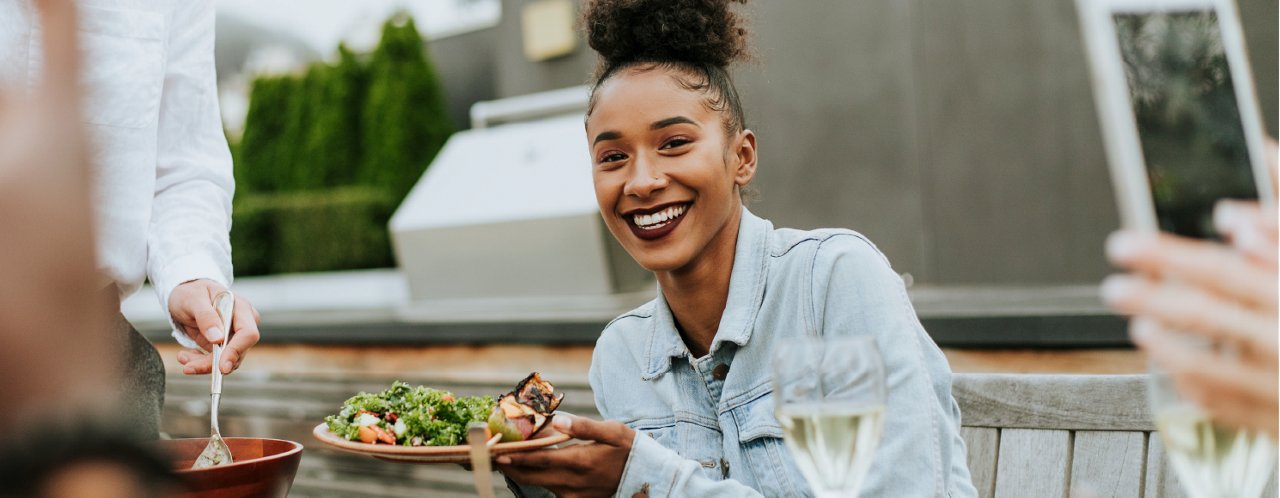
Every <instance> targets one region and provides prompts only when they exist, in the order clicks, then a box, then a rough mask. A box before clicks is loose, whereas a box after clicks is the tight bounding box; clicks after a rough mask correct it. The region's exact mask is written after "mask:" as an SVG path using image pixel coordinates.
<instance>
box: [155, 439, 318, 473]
mask: <svg viewBox="0 0 1280 498" xmlns="http://www.w3.org/2000/svg"><path fill="white" fill-rule="evenodd" d="M223 439H225V440H233V439H237V440H244V439H251V440H254V441H279V442H282V443H289V444H292V445H293V447H292V448H289V449H288V450H287V451H283V452H280V453H276V454H274V455H269V456H263V457H258V458H251V459H248V460H236V461H234V462H231V463H229V464H226V465H217V466H213V467H205V468H203V469H190V468H188V469H173V472H174V473H176V474H179V475H181V474H191V473H196V472H208V471H209V470H210V469H229V468H234V467H237V466H239V465H241V464H244V465H248V464H250V463H254V462H259V461H262V460H268V459H282V458H286V457H289V456H291V455H293V454H295V453H302V449H303V446H302V443H299V442H297V441H290V440H288V439H276V438H272V437H227V438H223ZM200 440H205V441H208V440H209V438H207V437H183V438H174V439H161V440H157V441H200ZM159 444H162V443H158V444H157V445H159Z"/></svg>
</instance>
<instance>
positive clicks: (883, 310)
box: [498, 0, 976, 497]
mask: <svg viewBox="0 0 1280 498" xmlns="http://www.w3.org/2000/svg"><path fill="white" fill-rule="evenodd" d="M733 3H741V2H740V1H731V0H719V1H716V0H596V1H590V2H588V3H587V5H586V8H585V13H584V21H585V22H584V25H585V26H586V28H587V36H588V40H589V42H590V44H591V47H592V48H594V49H595V50H596V51H597V52H599V53H600V56H601V62H600V66H599V68H598V69H597V71H596V75H595V79H594V84H593V86H592V93H591V100H590V104H589V107H588V111H587V120H586V133H587V140H588V143H589V145H590V150H591V154H592V157H591V159H592V165H593V169H592V178H593V180H594V184H595V193H596V200H597V202H598V204H599V208H600V214H601V216H602V217H603V219H604V220H605V223H606V225H607V226H608V227H609V230H610V232H611V233H612V234H613V236H614V237H615V238H616V239H617V240H618V241H619V242H620V243H621V244H622V246H623V247H624V248H625V249H626V250H627V252H628V253H629V254H630V255H631V257H632V258H634V259H635V260H636V261H637V262H638V263H639V264H640V265H641V266H643V267H644V268H646V269H648V270H650V271H652V272H654V274H655V275H656V277H657V280H658V283H659V291H660V292H659V294H658V296H657V298H656V299H654V300H653V301H651V302H649V303H647V304H645V305H644V306H641V307H640V308H638V309H636V310H633V311H631V312H628V313H625V314H623V315H622V316H620V317H618V318H616V319H615V320H614V321H613V322H611V323H610V324H609V325H608V326H607V327H606V328H605V330H604V332H603V333H602V335H601V337H600V339H599V341H598V342H597V343H596V349H595V351H594V356H593V359H592V365H591V373H590V379H591V387H592V390H593V391H594V392H595V393H596V406H597V408H599V411H600V413H601V415H603V416H604V417H605V418H606V419H609V421H607V422H595V421H592V420H588V419H582V418H575V417H557V420H556V421H555V422H554V424H555V425H556V428H557V429H558V430H560V431H561V432H563V433H567V434H570V435H572V436H574V437H576V438H578V439H584V440H590V441H593V443H591V444H585V445H576V446H572V447H569V448H564V449H560V450H552V451H542V452H534V453H529V454H522V455H511V456H509V457H502V458H499V460H498V463H499V465H500V468H501V470H502V471H503V472H504V473H505V474H506V475H507V477H508V478H509V479H511V480H512V481H514V482H515V483H518V485H517V486H515V487H516V488H517V489H516V490H517V492H518V493H520V494H523V495H526V496H528V495H533V494H536V493H539V492H541V491H542V490H537V489H535V488H534V487H536V486H541V487H545V488H548V489H549V490H550V491H552V492H554V493H556V494H557V495H560V496H566V495H569V496H597V495H615V494H616V495H621V496H632V495H633V494H634V495H639V496H760V495H764V496H809V495H812V494H813V491H811V490H810V489H809V488H808V487H807V485H806V484H805V480H804V478H803V477H801V475H800V473H799V471H798V470H797V467H796V464H795V462H794V461H793V460H792V458H791V457H790V455H789V453H788V452H787V451H786V449H785V448H784V446H783V442H782V437H783V436H782V428H781V426H780V425H779V423H778V421H777V420H776V419H775V417H774V413H773V410H774V406H773V405H774V396H773V393H772V389H771V385H770V382H769V381H770V372H769V368H768V363H769V358H770V354H771V353H772V352H773V350H775V349H776V348H777V346H778V345H780V344H783V343H785V342H786V341H794V340H795V339H798V338H803V337H814V336H827V337H834V336H862V337H870V338H872V339H873V340H874V342H875V343H876V344H877V346H878V348H879V350H880V351H881V354H882V356H883V358H884V364H885V378H886V384H887V390H888V395H887V407H886V412H885V428H884V435H885V436H884V441H882V442H881V443H880V446H879V449H878V450H877V452H876V455H875V458H874V463H873V464H872V468H871V470H870V473H869V475H868V476H867V479H866V482H865V485H864V486H863V491H864V493H865V494H867V495H871V496H951V497H965V496H973V495H975V494H976V492H975V490H974V488H973V486H972V484H971V482H970V479H969V472H968V469H967V467H966V465H965V451H964V443H963V442H962V441H961V439H960V436H959V417H960V413H959V409H958V408H957V406H956V403H955V400H954V399H953V398H952V396H951V371H950V368H949V367H948V365H947V362H946V359H945V358H944V357H943V356H942V353H941V351H939V350H938V348H937V346H936V345H934V343H933V342H932V341H931V340H930V338H929V336H928V335H927V334H926V333H925V332H924V330H923V328H922V327H921V326H920V323H919V321H918V320H917V319H916V316H915V313H914V311H913V310H912V308H911V303H910V301H909V300H908V299H907V294H906V291H905V289H904V287H903V283H902V280H901V279H900V278H899V277H898V275H897V274H896V273H895V272H894V271H893V269H892V268H890V267H889V265H888V263H887V261H886V260H885V258H884V256H883V255H882V254H880V252H879V251H878V250H877V249H876V248H875V246H874V245H873V244H871V242H870V241H868V240H867V239H866V238H865V237H863V236H861V235H860V234H858V233H856V232H853V231H850V230H843V229H823V230H814V231H799V230H790V229H776V230H775V229H774V227H773V225H772V223H770V222H769V221H768V220H765V219H761V218H758V217H756V216H755V215H753V214H752V213H751V212H749V211H748V210H747V209H746V208H745V207H744V206H743V202H742V199H741V192H742V189H743V188H745V187H746V186H747V185H748V184H750V183H751V181H752V179H753V178H754V177H755V173H756V167H757V153H756V151H757V148H756V147H757V142H756V135H755V133H754V132H752V131H751V130H749V129H747V127H746V119H745V117H744V115H743V112H742V105H741V102H740V101H739V97H738V92H737V90H736V89H735V88H734V85H733V81H732V79H731V77H730V75H729V72H728V70H727V67H728V66H729V65H730V64H731V63H733V62H735V61H737V60H739V59H741V58H743V57H744V56H745V55H746V54H747V53H748V50H747V48H746V29H745V27H744V21H743V19H742V18H741V17H740V16H739V15H738V14H736V13H734V12H733V11H732V10H731V8H730V7H731V6H732V4H733ZM645 436H648V437H645Z"/></svg>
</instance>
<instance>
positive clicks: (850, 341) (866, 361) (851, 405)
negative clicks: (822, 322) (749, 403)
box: [773, 337, 885, 498]
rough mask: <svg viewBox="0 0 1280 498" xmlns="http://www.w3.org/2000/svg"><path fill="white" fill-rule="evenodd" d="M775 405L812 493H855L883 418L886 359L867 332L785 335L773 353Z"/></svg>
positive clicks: (878, 437) (870, 456)
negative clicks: (789, 338) (828, 335)
mask: <svg viewBox="0 0 1280 498" xmlns="http://www.w3.org/2000/svg"><path fill="white" fill-rule="evenodd" d="M773 387H774V391H773V392H774V411H775V415H776V416H777V417H778V422H779V424H781V425H782V429H783V433H784V437H783V440H784V441H785V443H786V445H787V448H788V449H789V450H790V451H791V454H792V456H793V457H794V458H795V461H796V465H797V467H799V468H800V472H801V473H802V474H804V477H805V479H806V480H807V481H809V486H810V487H811V488H812V489H813V492H814V494H815V496H818V497H828V496H830V497H835V496H842V497H855V498H856V497H857V496H858V491H859V489H860V488H861V486H862V480H863V478H864V477H865V476H866V475H867V470H868V469H869V468H870V467H871V460H872V454H873V453H875V448H876V446H877V445H878V444H879V442H880V431H881V428H882V427H883V424H884V412H885V385H884V362H883V361H882V360H881V358H880V350H879V349H878V348H877V347H876V342H875V339H874V338H872V337H831V338H821V337H819V338H804V339H798V340H794V341H787V342H785V343H784V344H782V346H781V347H779V348H778V350H777V351H775V352H774V356H773Z"/></svg>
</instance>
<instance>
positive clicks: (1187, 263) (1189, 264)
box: [1107, 231, 1277, 311]
mask: <svg viewBox="0 0 1280 498" xmlns="http://www.w3.org/2000/svg"><path fill="white" fill-rule="evenodd" d="M1107 256H1108V257H1110V258H1111V260H1112V261H1113V262H1114V263H1116V264H1118V265H1120V266H1123V267H1125V268H1129V269H1131V270H1134V271H1137V272H1141V273H1145V274H1148V275H1153V276H1157V277H1159V278H1160V279H1171V280H1177V281H1182V282H1186V283H1187V284H1190V285H1194V286H1196V287H1202V288H1205V289H1208V290H1210V291H1212V292H1214V293H1218V294H1222V295H1224V296H1226V297H1229V298H1231V299H1233V300H1237V301H1240V302H1243V303H1247V304H1248V305H1250V306H1257V307H1260V308H1262V309H1264V310H1271V311H1274V310H1275V309H1276V299H1277V288H1276V277H1275V273H1274V270H1271V271H1270V272H1268V270H1267V269H1265V268H1262V267H1260V266H1259V265H1257V264H1255V263H1252V262H1251V261H1249V260H1247V259H1246V258H1244V257H1242V256H1241V255H1240V254H1239V253H1238V252H1236V251H1234V250H1232V249H1229V248H1227V247H1225V246H1222V245H1220V244H1214V243H1211V242H1205V241H1198V240H1191V239H1185V238H1181V237H1176V236H1172V235H1168V234H1139V233H1136V232H1128V231H1122V232H1116V233H1114V234H1112V236H1111V237H1110V238H1108V239H1107Z"/></svg>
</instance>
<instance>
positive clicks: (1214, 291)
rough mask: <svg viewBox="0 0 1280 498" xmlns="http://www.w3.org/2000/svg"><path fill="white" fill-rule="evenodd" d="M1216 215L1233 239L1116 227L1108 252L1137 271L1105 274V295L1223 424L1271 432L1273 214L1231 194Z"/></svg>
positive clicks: (1274, 381) (1140, 340)
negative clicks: (1205, 344) (1208, 344)
mask: <svg viewBox="0 0 1280 498" xmlns="http://www.w3.org/2000/svg"><path fill="white" fill-rule="evenodd" d="M1214 218H1215V222H1216V224H1217V225H1218V230H1219V231H1220V232H1221V233H1222V234H1223V235H1224V236H1225V237H1226V238H1227V239H1228V240H1229V241H1230V242H1231V244H1232V246H1233V247H1226V246H1223V245H1221V244H1217V243H1213V242H1208V241H1200V240H1191V239H1186V238H1182V237H1177V236H1173V235H1169V234H1152V235H1146V234H1137V233H1133V232H1119V233H1116V234H1114V235H1113V236H1112V237H1111V238H1110V240H1108V242H1107V255H1108V256H1109V257H1110V259H1111V261H1112V262H1113V263H1115V264H1117V265H1119V266H1121V267H1124V268H1127V269H1129V270H1132V271H1133V272H1134V273H1133V274H1130V275H1124V276H1119V275H1117V276H1112V277H1110V278H1108V279H1107V280H1106V282H1105V283H1104V284H1103V297H1104V298H1105V299H1106V301H1107V303H1108V304H1110V305H1111V306H1112V307H1113V308H1115V309H1117V310H1118V311H1120V312H1122V313H1126V314H1130V315H1134V321H1133V324H1132V326H1131V328H1130V335H1131V336H1132V338H1133V341H1134V342H1135V343H1136V344H1137V345H1138V347H1140V348H1142V349H1143V350H1144V351H1146V352H1147V354H1148V356H1149V357H1150V358H1151V359H1152V360H1153V361H1154V362H1155V363H1156V364H1157V365H1159V366H1160V367H1161V368H1163V369H1164V370H1166V371H1168V372H1169V375H1170V376H1171V377H1172V378H1173V380H1174V383H1175V384H1176V385H1177V387H1178V390H1179V391H1180V392H1181V393H1182V394H1183V395H1184V396H1186V397H1188V398H1189V399H1190V400H1192V401H1194V402H1195V403H1196V404H1197V405H1199V406H1201V407H1203V408H1204V409H1205V410H1207V411H1208V412H1209V413H1210V415H1212V416H1213V417H1214V418H1215V419H1217V420H1220V421H1222V422H1223V423H1226V424H1229V425H1233V426H1238V427H1246V428H1250V429H1254V430H1259V431H1265V432H1267V433H1269V434H1271V435H1272V437H1275V436H1276V434H1277V424H1278V423H1280V416H1278V415H1277V405H1278V404H1280V399H1278V397H1280V381H1278V375H1280V358H1277V349H1276V348H1277V330H1278V329H1280V324H1278V323H1277V299H1278V298H1277V264H1276V253H1277V236H1276V217H1275V213H1274V212H1264V210H1263V209H1262V208H1260V207H1259V206H1258V205H1257V204H1245V203H1238V202H1233V203H1224V204H1223V205H1220V206H1219V207H1218V209H1217V211H1216V212H1215V217H1214ZM1184 334H1191V335H1195V336H1200V337H1203V338H1205V339H1209V340H1211V341H1214V342H1217V343H1222V344H1229V345H1232V346H1234V347H1231V348H1227V349H1228V350H1234V351H1233V352H1232V353H1231V354H1229V355H1228V354H1223V353H1222V352H1220V351H1213V350H1210V349H1208V348H1202V347H1196V346H1194V345H1192V344H1189V343H1188V341H1187V340H1186V338H1185V337H1184ZM1219 349H1221V348H1219Z"/></svg>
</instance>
